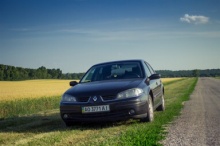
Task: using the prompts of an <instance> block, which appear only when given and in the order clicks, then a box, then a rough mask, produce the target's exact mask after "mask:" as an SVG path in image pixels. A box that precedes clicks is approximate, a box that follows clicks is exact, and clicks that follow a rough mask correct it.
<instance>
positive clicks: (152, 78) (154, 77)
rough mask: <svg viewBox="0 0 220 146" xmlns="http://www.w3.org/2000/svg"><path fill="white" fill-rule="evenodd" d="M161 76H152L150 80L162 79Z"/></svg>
mask: <svg viewBox="0 0 220 146" xmlns="http://www.w3.org/2000/svg"><path fill="white" fill-rule="evenodd" d="M160 77H161V76H160V74H152V75H151V76H150V77H149V78H150V80H155V79H160Z"/></svg>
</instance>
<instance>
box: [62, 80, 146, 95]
mask: <svg viewBox="0 0 220 146" xmlns="http://www.w3.org/2000/svg"><path fill="white" fill-rule="evenodd" d="M142 80H143V79H129V80H108V81H106V80H105V81H96V82H89V83H79V84H77V85H76V86H74V87H72V88H70V89H69V90H67V91H66V92H65V94H70V95H73V96H94V95H116V94H118V93H119V92H122V91H124V90H127V89H131V88H136V87H138V85H139V84H140V83H141V82H142Z"/></svg>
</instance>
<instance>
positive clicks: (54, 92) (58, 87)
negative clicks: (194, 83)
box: [0, 78, 181, 101]
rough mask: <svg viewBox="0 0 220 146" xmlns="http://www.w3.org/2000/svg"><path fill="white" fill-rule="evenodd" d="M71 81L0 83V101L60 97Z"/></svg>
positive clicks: (172, 79) (164, 80)
mask: <svg viewBox="0 0 220 146" xmlns="http://www.w3.org/2000/svg"><path fill="white" fill-rule="evenodd" d="M179 79H181V78H162V82H163V83H166V82H170V81H174V80H179ZM70 81H71V80H27V81H0V101H6V100H14V99H22V98H39V97H51V96H61V95H62V94H63V93H64V92H65V91H66V90H67V89H69V88H70V86H69V82H70Z"/></svg>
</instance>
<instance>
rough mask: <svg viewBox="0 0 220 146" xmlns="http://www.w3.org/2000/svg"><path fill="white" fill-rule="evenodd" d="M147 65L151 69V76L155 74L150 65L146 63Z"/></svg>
mask: <svg viewBox="0 0 220 146" xmlns="http://www.w3.org/2000/svg"><path fill="white" fill-rule="evenodd" d="M145 63H146V62H145ZM146 64H147V66H148V68H149V69H150V72H151V74H155V73H156V72H155V71H154V70H153V68H152V67H151V66H150V64H148V63H146Z"/></svg>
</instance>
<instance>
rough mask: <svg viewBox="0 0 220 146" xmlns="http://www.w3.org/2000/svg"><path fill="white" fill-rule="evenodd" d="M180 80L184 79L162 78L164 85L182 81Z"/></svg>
mask: <svg viewBox="0 0 220 146" xmlns="http://www.w3.org/2000/svg"><path fill="white" fill-rule="evenodd" d="M180 79H182V78H161V80H162V82H163V83H166V82H171V81H175V80H180Z"/></svg>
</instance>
